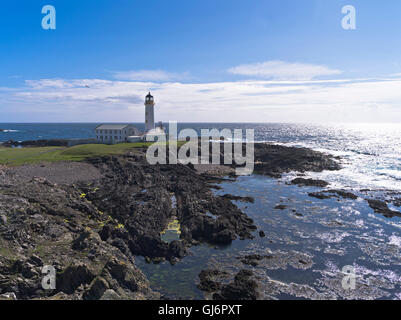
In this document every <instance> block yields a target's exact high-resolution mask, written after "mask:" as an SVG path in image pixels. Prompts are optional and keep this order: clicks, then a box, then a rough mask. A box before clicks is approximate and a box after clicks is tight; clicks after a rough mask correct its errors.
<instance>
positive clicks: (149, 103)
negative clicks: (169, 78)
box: [145, 92, 155, 133]
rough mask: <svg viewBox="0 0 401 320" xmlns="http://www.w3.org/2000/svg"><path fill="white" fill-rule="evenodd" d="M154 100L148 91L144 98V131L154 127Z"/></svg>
mask: <svg viewBox="0 0 401 320" xmlns="http://www.w3.org/2000/svg"><path fill="white" fill-rule="evenodd" d="M154 107H155V102H154V100H153V96H152V95H151V94H150V92H149V93H148V95H147V96H146V98H145V133H146V132H149V131H150V130H153V129H154V128H155V112H154Z"/></svg>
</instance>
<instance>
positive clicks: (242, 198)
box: [222, 194, 255, 203]
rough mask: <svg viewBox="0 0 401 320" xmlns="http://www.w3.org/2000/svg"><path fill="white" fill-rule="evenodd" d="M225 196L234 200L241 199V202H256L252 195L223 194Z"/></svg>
mask: <svg viewBox="0 0 401 320" xmlns="http://www.w3.org/2000/svg"><path fill="white" fill-rule="evenodd" d="M222 197H223V198H226V199H229V200H234V201H241V202H250V203H254V202H255V199H254V198H252V197H240V196H234V195H232V194H225V195H224V196H222Z"/></svg>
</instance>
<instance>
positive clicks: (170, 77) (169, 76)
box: [113, 70, 188, 82]
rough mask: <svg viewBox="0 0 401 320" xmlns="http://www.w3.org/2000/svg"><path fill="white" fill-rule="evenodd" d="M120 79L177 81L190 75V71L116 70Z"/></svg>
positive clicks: (114, 75)
mask: <svg viewBox="0 0 401 320" xmlns="http://www.w3.org/2000/svg"><path fill="white" fill-rule="evenodd" d="M113 77H114V78H115V79H118V80H130V81H164V82H165V81H177V80H183V79H185V78H187V77H188V73H172V72H166V71H163V70H131V71H118V72H114V74H113Z"/></svg>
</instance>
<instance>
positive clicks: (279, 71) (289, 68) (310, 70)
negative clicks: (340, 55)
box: [228, 60, 341, 80]
mask: <svg viewBox="0 0 401 320" xmlns="http://www.w3.org/2000/svg"><path fill="white" fill-rule="evenodd" d="M228 72H230V73H232V74H237V75H243V76H251V77H258V78H264V79H277V80H310V79H314V78H316V77H321V76H332V75H337V74H340V73H341V71H340V70H335V69H330V68H328V67H326V66H321V65H314V64H306V63H289V62H284V61H279V60H273V61H266V62H261V63H253V64H243V65H239V66H236V67H233V68H230V69H228Z"/></svg>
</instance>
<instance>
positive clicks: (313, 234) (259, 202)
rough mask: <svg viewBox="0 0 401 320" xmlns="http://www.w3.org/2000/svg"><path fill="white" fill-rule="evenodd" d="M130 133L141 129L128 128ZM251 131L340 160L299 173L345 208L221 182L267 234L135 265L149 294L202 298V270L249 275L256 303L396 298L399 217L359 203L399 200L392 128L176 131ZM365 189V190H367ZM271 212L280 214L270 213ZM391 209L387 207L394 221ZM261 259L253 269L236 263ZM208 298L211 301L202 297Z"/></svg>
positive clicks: (37, 129)
mask: <svg viewBox="0 0 401 320" xmlns="http://www.w3.org/2000/svg"><path fill="white" fill-rule="evenodd" d="M96 125H97V124H93V123H91V124H85V123H82V124H0V128H1V129H6V131H4V132H0V141H7V140H9V139H13V140H34V139H53V138H54V139H56V138H93V137H94V134H93V130H94V128H95V127H96ZM137 126H138V128H139V129H143V125H141V124H137ZM183 128H192V129H194V130H196V131H197V132H199V130H200V129H212V128H217V129H220V130H221V129H223V128H228V129H254V130H255V141H269V142H273V143H278V144H284V145H290V146H298V147H309V148H312V149H314V150H320V151H323V152H327V153H330V154H333V155H336V156H340V157H341V160H340V161H341V164H342V166H343V169H342V170H339V171H338V172H322V173H308V175H309V176H310V177H314V178H320V179H324V180H326V181H328V182H329V183H330V186H329V188H331V189H334V188H342V189H347V190H351V191H352V192H353V193H354V194H355V195H357V196H358V199H357V200H350V199H338V198H331V199H316V198H313V197H310V196H309V193H310V192H316V191H321V188H317V187H298V186H294V185H291V184H289V183H288V181H289V180H291V179H292V178H293V177H294V175H295V173H291V174H287V175H284V176H283V177H282V178H281V179H273V178H270V177H265V176H259V175H250V176H243V177H239V178H238V179H236V181H235V182H233V181H227V182H222V183H220V184H219V185H220V188H221V189H219V190H215V191H214V192H216V194H218V195H223V194H233V195H238V196H251V197H253V198H254V199H255V201H254V203H242V202H239V201H235V204H236V205H237V206H238V207H240V208H241V210H243V211H244V212H245V213H246V214H247V215H248V216H249V217H251V218H252V219H253V220H254V222H255V224H256V225H257V227H258V230H263V231H264V232H265V234H266V237H265V238H260V237H259V236H258V235H257V233H256V234H255V239H252V240H235V241H233V243H232V244H231V245H230V246H226V247H216V246H210V245H199V246H194V247H192V248H191V249H190V251H191V254H190V255H188V256H187V257H185V258H183V259H182V260H181V261H179V262H178V263H177V264H175V265H171V264H170V263H168V262H162V263H160V264H148V263H146V262H145V259H144V258H143V257H140V256H138V257H136V264H137V265H138V266H139V268H140V269H141V270H142V271H143V272H144V274H145V275H146V276H147V278H148V279H149V281H150V283H151V286H152V288H153V289H154V290H158V291H159V292H161V293H162V294H163V295H164V296H165V297H167V298H171V299H203V298H205V294H204V293H203V292H201V291H200V290H199V289H198V288H197V281H198V275H199V273H200V271H201V270H204V269H219V270H225V271H227V272H228V274H230V275H234V274H235V273H236V272H238V271H239V270H240V269H244V268H245V269H249V270H252V272H253V273H254V275H255V276H256V277H257V279H258V283H259V290H260V292H261V298H262V299H398V300H399V299H401V218H399V217H394V218H392V219H389V218H385V217H384V216H382V215H381V214H377V213H374V211H373V210H372V209H371V208H370V207H369V205H368V203H367V201H366V200H367V199H369V198H372V197H376V196H380V197H387V196H389V195H392V196H394V195H395V196H398V197H399V198H400V199H401V197H400V192H401V161H400V160H401V125H396V124H374V125H367V124H341V125H322V124H284V123H282V124H239V123H238V124H233V123H231V124H224V123H213V124H210V123H197V124H195V123H181V124H179V125H178V129H179V130H180V129H183ZM367 189H369V191H366V190H367ZM278 204H280V205H281V206H284V209H283V210H278V209H277V208H276V207H277V205H278ZM397 205H399V203H398V204H397V202H395V203H391V204H390V203H389V207H390V208H391V209H393V210H398V211H400V212H401V207H397ZM250 254H258V255H262V256H268V257H269V258H268V259H264V260H262V261H260V262H259V264H258V265H256V266H250V265H246V264H244V263H243V262H242V261H241V257H244V256H246V255H250ZM346 266H351V267H352V268H354V271H355V277H356V278H355V280H356V286H355V288H354V289H352V288H351V289H346V288H344V287H343V280H344V276H345V274H344V273H343V268H344V267H346ZM206 297H207V298H210V296H207V295H206Z"/></svg>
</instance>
